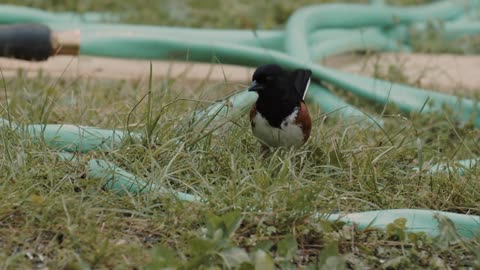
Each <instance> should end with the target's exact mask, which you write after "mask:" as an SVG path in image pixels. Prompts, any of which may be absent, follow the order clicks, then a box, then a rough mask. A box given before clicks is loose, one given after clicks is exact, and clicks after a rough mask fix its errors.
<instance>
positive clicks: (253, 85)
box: [248, 81, 263, 92]
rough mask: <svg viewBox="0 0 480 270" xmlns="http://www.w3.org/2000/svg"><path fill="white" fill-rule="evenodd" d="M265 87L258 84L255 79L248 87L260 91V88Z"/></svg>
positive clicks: (253, 90) (250, 89)
mask: <svg viewBox="0 0 480 270" xmlns="http://www.w3.org/2000/svg"><path fill="white" fill-rule="evenodd" d="M261 89H263V86H262V85H260V84H258V83H257V82H256V81H253V82H252V84H251V85H250V87H249V88H248V91H250V92H258V90H261Z"/></svg>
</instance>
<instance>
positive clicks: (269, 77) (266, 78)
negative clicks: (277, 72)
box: [265, 75, 273, 81]
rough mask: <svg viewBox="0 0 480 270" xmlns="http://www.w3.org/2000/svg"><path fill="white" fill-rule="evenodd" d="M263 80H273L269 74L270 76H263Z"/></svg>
mask: <svg viewBox="0 0 480 270" xmlns="http://www.w3.org/2000/svg"><path fill="white" fill-rule="evenodd" d="M265 80H267V81H271V80H273V76H271V75H270V76H267V77H265Z"/></svg>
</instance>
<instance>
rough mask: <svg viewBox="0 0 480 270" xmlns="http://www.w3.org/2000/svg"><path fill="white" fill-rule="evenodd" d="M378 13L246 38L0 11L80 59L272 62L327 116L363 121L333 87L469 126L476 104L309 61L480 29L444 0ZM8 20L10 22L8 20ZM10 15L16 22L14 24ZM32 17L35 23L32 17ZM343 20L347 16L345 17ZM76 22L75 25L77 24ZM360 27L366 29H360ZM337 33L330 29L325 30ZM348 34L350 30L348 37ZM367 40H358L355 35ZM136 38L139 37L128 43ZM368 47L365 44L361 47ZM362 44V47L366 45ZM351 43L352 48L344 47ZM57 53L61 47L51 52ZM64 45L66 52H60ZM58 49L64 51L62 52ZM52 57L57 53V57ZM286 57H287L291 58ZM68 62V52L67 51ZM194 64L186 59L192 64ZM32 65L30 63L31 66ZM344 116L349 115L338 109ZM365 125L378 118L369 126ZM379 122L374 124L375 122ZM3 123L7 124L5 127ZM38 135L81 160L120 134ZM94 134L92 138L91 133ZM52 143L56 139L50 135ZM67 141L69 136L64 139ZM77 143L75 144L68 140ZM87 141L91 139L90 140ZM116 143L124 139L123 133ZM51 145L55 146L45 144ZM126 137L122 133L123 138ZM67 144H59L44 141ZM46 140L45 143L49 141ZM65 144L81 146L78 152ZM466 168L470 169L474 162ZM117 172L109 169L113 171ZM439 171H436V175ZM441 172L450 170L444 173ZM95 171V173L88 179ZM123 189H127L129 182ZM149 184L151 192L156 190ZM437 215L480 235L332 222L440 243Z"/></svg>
mask: <svg viewBox="0 0 480 270" xmlns="http://www.w3.org/2000/svg"><path fill="white" fill-rule="evenodd" d="M376 2H377V3H379V4H375V5H318V6H312V7H306V8H304V9H301V10H299V11H297V12H295V13H294V14H293V15H292V17H291V18H290V19H289V21H288V23H287V28H286V30H285V31H257V32H252V31H241V30H200V29H185V28H167V27H160V28H158V27H147V26H127V25H123V26H121V25H108V24H98V23H79V20H78V18H77V19H71V18H67V17H64V18H63V19H62V18H61V17H58V16H54V17H52V16H49V15H48V14H47V13H38V14H34V13H28V12H33V10H26V11H24V12H26V13H25V14H27V16H25V14H23V15H22V16H19V17H18V19H16V18H15V15H14V14H15V12H14V11H12V9H11V8H14V7H11V6H10V9H3V8H2V7H3V6H0V22H2V23H15V22H36V23H44V24H47V25H48V26H49V27H50V28H51V29H54V31H66V30H80V31H81V32H82V39H81V43H80V44H79V51H78V52H76V53H80V54H81V55H82V54H83V55H97V56H110V57H122V58H141V59H149V60H150V59H168V60H170V59H172V58H174V59H177V60H191V61H202V62H211V60H212V59H219V60H220V61H221V62H222V63H231V64H237V65H247V66H257V65H260V64H264V63H267V62H276V63H279V64H282V65H284V66H286V67H288V68H298V67H304V68H305V67H306V68H310V69H312V71H313V74H314V78H315V80H316V82H317V83H316V84H312V89H311V90H310V91H309V96H308V99H310V100H312V101H314V102H315V103H317V104H319V105H320V107H321V108H322V109H323V110H324V111H325V112H330V111H334V110H339V111H341V112H343V113H344V114H343V116H344V117H351V116H355V117H357V116H360V117H364V118H365V115H364V114H363V113H362V112H361V111H359V110H357V109H356V108H354V107H352V106H350V105H349V104H347V103H346V102H344V101H343V100H341V99H340V98H338V97H337V96H335V95H333V94H332V93H331V92H329V91H328V90H327V89H326V88H324V87H322V85H320V84H318V82H322V81H324V82H328V83H330V84H332V85H334V86H337V87H339V88H341V89H343V90H346V91H349V92H351V93H354V94H356V95H358V96H361V97H364V98H367V99H370V100H373V101H376V102H378V103H381V104H395V105H397V106H398V107H399V108H400V109H402V110H403V111H406V112H420V111H422V112H427V111H435V110H438V109H440V108H441V106H442V105H443V106H445V105H446V106H449V107H450V108H452V109H453V110H454V111H455V112H456V113H457V114H459V115H460V119H461V120H463V121H467V120H469V118H470V117H471V115H472V114H474V113H475V112H476V111H477V105H476V103H475V102H474V101H473V100H470V99H467V98H459V97H455V96H450V95H447V94H441V93H436V92H432V91H427V90H424V89H418V88H415V87H410V86H405V85H400V84H395V83H390V82H386V81H382V80H376V79H372V78H368V77H363V76H359V75H353V74H347V73H343V72H339V71H336V70H333V69H329V68H326V67H322V66H320V65H317V64H314V63H313V62H312V59H321V58H323V57H326V56H329V55H333V54H336V53H339V52H344V51H348V50H357V49H379V50H380V49H381V50H394V51H395V50H403V49H405V48H406V49H407V50H408V45H409V40H408V37H409V35H408V30H409V28H410V27H412V28H413V29H417V30H418V29H420V30H422V29H426V24H425V22H426V21H427V19H428V18H426V17H425V16H426V15H428V16H429V18H436V19H440V20H447V21H448V20H451V22H446V23H445V24H444V26H443V29H441V30H442V34H443V35H444V36H445V38H448V39H454V38H458V37H460V36H462V35H465V34H478V33H480V24H479V23H478V22H472V21H470V20H469V19H468V18H466V16H464V15H465V14H466V10H467V9H468V8H469V9H473V8H476V7H478V6H479V2H480V1H476V0H470V1H441V2H437V3H434V4H430V5H425V6H420V7H411V8H398V7H389V6H387V5H384V4H382V3H383V1H376ZM7 13H8V14H7ZM12 14H13V15H12ZM28 14H29V15H28ZM342 14H343V16H342ZM74 17H75V16H74ZM358 27H362V28H364V29H362V30H358V29H357V28H358ZM327 28H333V29H327ZM345 28H346V29H345ZM359 31H364V32H363V35H360V38H359V37H355V36H352V33H357V34H358V32H359ZM132 33H134V34H132ZM362 38H363V39H362ZM365 38H366V39H365ZM345 42H351V43H352V44H351V45H350V46H345V47H342V46H341V45H342V44H344V43H345ZM54 45H55V44H54ZM60 45H61V44H60ZM60 47H61V46H60ZM52 51H54V52H58V50H54V49H52ZM284 52H286V53H287V54H288V55H287V54H285V53H284ZM70 53H71V52H70ZM187 55H188V58H187V57H186V56H187ZM32 59H34V58H32ZM255 98H256V96H254V95H253V94H251V93H247V92H240V93H239V94H238V95H235V96H233V97H230V98H229V101H230V102H221V103H218V104H214V105H212V106H211V107H209V108H207V110H205V111H204V112H200V113H198V114H196V115H199V116H202V115H203V116H205V115H207V116H213V117H217V116H222V115H225V114H227V115H228V114H231V113H232V112H236V113H238V114H240V113H239V112H241V111H242V110H243V109H245V108H246V107H248V106H250V105H251V104H252V103H253V102H254V100H255ZM342 109H343V110H342ZM368 118H369V119H375V118H370V117H368ZM374 121H375V120H374ZM5 123H6V122H5ZM474 124H475V125H476V126H477V127H479V126H480V117H478V116H477V117H475V119H474ZM37 129H38V128H26V129H25V130H26V131H27V132H28V133H29V134H30V135H31V136H33V137H38V136H40V138H43V139H44V141H46V142H51V143H52V146H54V147H57V148H60V149H62V150H65V151H84V150H86V149H99V148H100V149H101V148H103V147H107V146H108V147H107V149H108V148H109V147H112V146H114V145H115V144H116V143H117V133H116V132H112V131H104V130H102V131H99V130H97V129H92V130H91V131H92V132H93V133H94V134H95V138H90V137H89V139H88V140H92V142H93V143H91V144H85V145H84V143H85V141H84V140H83V139H80V140H78V138H79V137H80V138H84V137H83V136H85V134H84V133H83V131H82V130H83V129H85V128H82V129H80V128H78V127H76V128H72V129H70V128H60V127H59V126H50V125H41V129H40V130H42V132H40V133H39V132H36V130H37ZM88 130H89V131H90V129H88ZM50 133H51V134H56V135H54V136H53V137H51V136H50V135H49V134H50ZM66 133H71V134H70V135H64V134H66ZM72 134H74V135H72ZM89 134H90V133H89ZM118 134H120V133H118ZM49 136H50V137H49ZM118 136H119V137H124V136H125V134H123V133H122V135H118ZM57 137H58V138H64V139H65V138H68V139H65V140H64V141H63V139H62V140H60V141H61V142H60V143H59V142H58V140H57V141H56V140H51V139H48V138H57ZM45 138H47V140H45ZM69 140H77V144H75V143H73V142H72V141H69ZM59 155H60V157H61V158H62V159H65V160H73V159H74V156H72V155H71V154H66V153H60V154H59ZM474 161H475V160H472V161H470V162H467V161H462V162H464V163H465V164H466V165H467V166H472V165H473V164H474V163H475V162H474ZM88 166H89V168H90V172H91V175H92V176H94V177H97V176H98V177H101V178H105V179H107V180H108V179H110V180H111V179H123V180H121V181H120V184H119V185H116V184H112V182H110V180H109V181H107V183H110V184H109V185H107V186H106V187H107V188H111V189H113V190H116V191H119V190H126V191H132V192H142V191H144V190H148V188H147V187H148V186H149V184H146V183H147V182H146V181H145V180H141V181H140V180H139V179H140V178H137V177H135V176H133V175H131V174H129V173H128V172H125V171H123V170H121V169H120V168H118V167H116V166H115V165H113V164H112V163H110V162H108V161H105V160H92V161H91V162H89V163H88ZM112 168H113V169H112ZM434 168H435V167H434ZM438 169H444V167H442V165H438ZM92 172H93V173H92ZM124 180H125V182H123V181H124ZM150 185H151V184H150ZM176 196H177V198H179V199H181V200H186V201H195V200H198V198H197V197H192V195H189V194H183V193H176ZM435 214H440V215H444V216H447V217H448V218H450V219H451V220H452V221H453V223H454V224H455V226H456V227H457V230H458V232H459V233H460V234H461V235H462V236H464V237H473V236H475V235H478V232H479V231H480V221H479V218H480V217H478V216H470V215H460V214H453V213H446V212H439V211H431V210H403V209H390V210H381V211H369V212H360V213H353V214H346V215H345V214H335V215H330V216H329V219H330V220H336V219H343V220H345V221H350V222H355V223H357V224H359V225H360V228H365V227H368V226H370V225H373V226H379V227H385V226H386V224H387V223H388V222H391V221H393V220H394V219H396V218H399V217H406V218H407V230H409V231H419V230H421V231H426V232H428V233H431V234H433V235H435V234H438V230H437V229H436V228H437V226H438V222H437V221H436V219H435Z"/></svg>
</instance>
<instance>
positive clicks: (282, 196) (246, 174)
mask: <svg viewBox="0 0 480 270" xmlns="http://www.w3.org/2000/svg"><path fill="white" fill-rule="evenodd" d="M17 3H19V2H18V1H17ZM22 3H26V2H22ZM42 3H43V4H42V5H48V6H49V7H51V8H52V9H59V8H61V7H62V8H63V7H64V6H63V3H56V2H55V1H49V2H42ZM72 3H73V2H72ZM72 3H70V4H68V3H67V4H66V5H65V7H66V8H67V9H68V8H70V7H71V6H69V5H72ZM82 3H84V4H78V5H85V6H84V8H85V10H86V9H88V10H90V8H94V9H95V8H96V9H100V8H104V7H109V5H112V6H113V7H116V9H114V10H120V9H121V8H120V7H121V6H122V5H128V6H126V7H125V8H124V9H127V10H130V11H131V12H132V13H135V12H133V11H132V10H134V9H135V8H136V5H139V6H143V7H144V9H145V10H146V9H147V8H146V6H147V4H146V3H143V2H132V3H131V4H125V3H123V2H111V3H110V2H107V1H105V2H103V1H102V2H93V1H92V2H88V1H87V2H82ZM122 3H123V4H122ZM184 3H187V2H184ZM192 3H193V2H192ZM206 3H214V2H213V1H212V2H206ZM215 3H217V2H215ZM281 3H283V4H285V5H287V4H286V3H287V1H285V2H281ZM35 4H38V5H39V4H40V3H39V2H35ZM195 4H196V5H198V3H195ZM89 5H90V6H89ZM192 5H193V4H192ZM258 5H260V6H261V5H262V4H258ZM248 7H249V9H251V8H252V7H251V6H248ZM152 10H156V9H155V8H152ZM145 12H147V11H145ZM230 12H234V10H233V9H231V11H230ZM139 14H140V13H139ZM134 16H137V15H134ZM225 17H227V16H225ZM150 19H151V17H148V16H147V17H145V22H149V23H150V22H152V23H153V22H154V20H153V19H152V20H151V21H150ZM220 19H221V18H220V16H218V18H217V19H212V21H211V25H215V26H216V23H219V24H222V25H224V26H228V27H235V26H238V25H237V23H236V22H231V23H230V22H229V23H226V22H220ZM223 20H225V18H223ZM207 21H208V20H207ZM157 22H160V21H157ZM280 22H281V20H279V21H278V23H280ZM186 24H187V25H189V23H186ZM275 24H276V23H272V25H275ZM192 25H194V23H193V24H192ZM206 25H209V24H208V23H207V22H206ZM389 79H391V80H399V79H402V76H400V75H398V74H397V75H396V76H393V77H392V76H390V77H389ZM246 83H247V82H246ZM150 84H151V86H150ZM243 86H244V85H233V84H230V83H228V82H223V83H216V82H201V83H198V82H196V83H194V82H190V81H185V80H184V78H181V77H180V78H167V79H160V78H152V79H151V80H148V79H147V80H143V81H136V82H130V81H110V80H99V79H86V78H77V79H68V78H63V79H54V78H50V77H48V76H46V75H39V76H38V77H35V78H28V77H26V76H24V75H23V74H22V73H19V74H18V76H16V77H13V78H5V79H4V84H3V87H2V89H3V90H4V91H2V92H3V93H2V95H0V102H1V104H2V113H1V115H2V117H4V118H5V117H7V113H8V115H10V116H11V117H12V118H13V119H14V120H15V121H16V122H19V123H74V124H79V125H89V126H98V127H104V128H124V127H125V126H126V125H127V119H129V121H128V124H129V125H130V126H131V128H132V129H134V130H138V131H140V132H147V130H148V134H149V135H150V138H151V140H150V141H149V142H126V143H125V144H123V145H122V146H121V147H119V148H118V149H115V150H113V151H110V152H90V153H87V154H85V155H83V156H82V158H81V160H80V164H72V163H68V162H66V161H62V160H60V159H58V157H57V156H56V153H55V151H54V150H52V149H50V148H48V147H47V146H46V145H44V144H43V143H41V142H40V143H39V142H36V141H33V140H31V139H29V138H27V137H25V136H20V135H15V133H14V132H12V130H10V129H8V128H3V129H1V130H0V142H1V143H0V151H1V152H2V153H3V154H2V155H1V156H0V168H1V169H0V179H1V180H2V181H1V182H0V183H1V184H0V268H1V269H45V268H47V267H48V268H49V269H159V268H162V267H172V268H174V267H183V268H184V269H207V268H208V267H211V268H208V269H221V268H228V267H229V266H231V267H232V268H235V267H237V268H241V269H254V267H257V268H256V269H269V267H271V266H272V264H275V266H276V267H278V268H282V269H295V268H298V267H301V266H305V267H307V265H308V267H311V269H316V268H320V269H335V268H337V269H342V267H345V266H346V267H348V268H354V269H363V268H371V269H378V268H386V269H415V268H418V269H419V268H435V269H448V267H450V268H452V269H456V268H461V267H465V268H468V267H470V268H475V267H477V268H478V267H480V254H479V252H478V250H479V247H480V239H479V238H478V237H477V238H476V239H471V240H465V239H462V238H460V237H459V236H458V235H457V234H456V233H455V232H454V230H453V228H452V225H451V223H450V222H449V221H448V220H443V219H441V220H440V228H441V234H440V236H439V237H429V236H427V235H424V234H422V233H412V234H405V226H404V224H403V223H402V220H397V221H396V222H395V223H393V224H391V225H390V226H389V227H388V228H387V229H386V230H376V229H366V230H359V229H358V228H355V227H352V226H349V225H346V224H342V223H339V222H337V223H333V222H327V221H325V220H322V219H320V220H318V219H316V218H314V217H313V215H314V214H315V213H331V212H333V211H338V210H341V211H346V212H350V211H364V210H379V209H390V208H428V209H436V210H443V211H451V212H456V213H468V214H476V215H480V204H479V202H480V193H479V190H480V181H478V176H477V175H478V172H477V170H478V169H477V168H474V169H472V170H470V171H468V172H467V173H466V174H465V175H464V176H459V175H458V174H455V173H445V174H436V175H432V174H430V173H428V172H427V171H420V172H417V171H415V170H414V167H417V166H422V167H423V168H428V166H429V165H431V164H434V163H438V162H451V161H454V160H457V159H464V158H471V157H476V156H478V155H479V153H480V147H479V145H478V142H477V141H478V137H479V135H480V132H479V131H478V130H477V129H475V128H473V127H472V125H470V124H466V125H461V124H459V123H458V122H456V121H455V120H454V117H453V115H452V114H451V113H450V112H449V111H448V110H445V111H443V112H441V113H439V114H412V115H404V114H402V113H400V112H399V111H398V110H397V109H396V108H394V107H390V106H388V107H386V108H384V107H380V106H371V104H368V103H366V102H365V101H360V100H359V99H358V98H355V97H353V96H349V95H345V93H342V92H340V91H338V93H339V94H341V95H342V96H344V97H346V98H347V99H349V101H351V102H352V103H354V104H356V105H357V106H359V107H361V108H362V109H365V110H366V111H370V112H376V113H379V114H380V113H382V112H383V115H384V118H383V119H384V121H385V127H384V128H383V129H379V128H376V127H375V126H373V125H372V126H361V125H358V124H355V123H348V122H340V121H338V120H337V119H335V118H332V117H327V118H325V115H324V114H323V113H322V112H321V111H319V110H318V108H316V107H315V106H314V105H313V104H310V106H309V108H310V111H311V114H312V116H313V118H314V119H315V122H314V129H313V133H312V137H311V139H310V140H309V142H308V143H307V144H306V145H305V146H304V147H302V148H301V149H280V150H277V151H275V152H273V153H272V154H271V156H269V157H267V158H261V157H260V156H259V151H260V149H259V145H258V143H257V142H256V140H255V139H254V137H253V136H252V135H251V132H250V127H249V122H248V119H247V118H246V117H241V118H239V119H235V120H234V121H227V122H225V121H221V122H214V123H211V124H210V125H209V127H208V128H207V129H198V128H193V127H191V123H190V122H188V119H185V118H184V117H182V116H185V115H189V114H190V113H191V112H192V111H194V110H197V109H198V108H202V107H205V106H206V105H208V104H209V102H204V101H205V100H206V101H213V100H216V99H218V98H221V97H224V96H225V95H227V94H230V93H232V92H234V91H235V89H241V88H242V87H243ZM149 92H150V94H148V93H149ZM146 95H147V96H146ZM145 97H146V98H145ZM157 115H159V119H158V122H157V121H155V118H156V116H157ZM419 142H420V143H419ZM94 157H98V158H105V159H108V160H110V161H112V162H114V163H115V164H117V165H119V166H121V167H122V168H124V169H126V170H128V171H130V172H132V173H134V174H136V175H138V176H142V177H145V178H146V179H147V180H149V181H152V182H154V183H156V184H158V185H159V186H161V187H168V188H174V189H175V190H179V191H184V192H189V193H192V194H195V195H199V196H201V197H202V198H204V199H206V201H207V202H206V203H203V204H201V203H185V202H180V201H178V200H176V199H175V198H174V197H173V196H171V195H168V194H166V195H164V194H159V193H155V192H152V193H147V194H143V195H134V194H129V195H127V196H119V195H117V194H114V193H112V192H108V191H106V190H104V188H103V184H104V183H102V182H101V181H100V179H94V178H89V177H87V176H86V163H87V161H88V159H89V158H94ZM214 267H217V268H214ZM218 267H219V268H218Z"/></svg>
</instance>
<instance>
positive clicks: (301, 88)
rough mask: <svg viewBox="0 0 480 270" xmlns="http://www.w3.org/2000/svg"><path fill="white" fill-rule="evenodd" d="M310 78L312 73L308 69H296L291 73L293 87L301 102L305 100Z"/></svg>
mask: <svg viewBox="0 0 480 270" xmlns="http://www.w3.org/2000/svg"><path fill="white" fill-rule="evenodd" d="M311 77H312V71H311V70H309V69H296V70H294V71H293V72H292V79H293V85H294V87H295V89H296V90H297V92H298V94H299V95H300V97H301V98H302V100H304V99H305V95H306V94H307V90H308V86H309V85H310V79H311Z"/></svg>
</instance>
